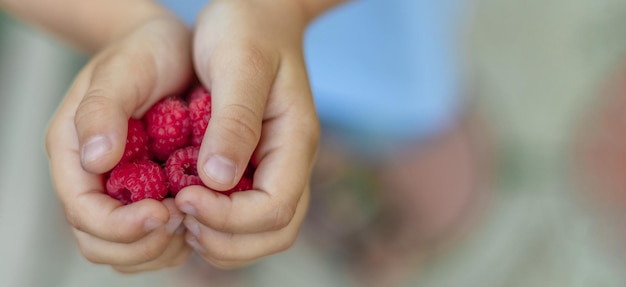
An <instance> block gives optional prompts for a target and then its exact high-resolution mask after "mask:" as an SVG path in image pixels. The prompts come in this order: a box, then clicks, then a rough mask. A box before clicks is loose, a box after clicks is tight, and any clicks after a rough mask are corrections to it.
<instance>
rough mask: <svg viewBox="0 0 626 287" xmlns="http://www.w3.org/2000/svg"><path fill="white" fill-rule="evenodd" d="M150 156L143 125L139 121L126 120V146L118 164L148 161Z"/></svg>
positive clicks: (146, 134)
mask: <svg viewBox="0 0 626 287" xmlns="http://www.w3.org/2000/svg"><path fill="white" fill-rule="evenodd" d="M150 158H152V154H151V153H150V149H148V133H147V132H146V129H145V127H144V123H143V122H142V121H140V120H137V119H133V118H130V119H129V120H128V133H127V135H126V146H125V147H124V154H123V155H122V159H120V163H125V162H131V161H135V160H142V159H150Z"/></svg>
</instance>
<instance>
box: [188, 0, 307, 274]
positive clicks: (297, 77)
mask: <svg viewBox="0 0 626 287" xmlns="http://www.w3.org/2000/svg"><path fill="white" fill-rule="evenodd" d="M294 3H295V2H294V1H276V0H254V1H253V0H248V1H235V0H224V1H222V0H217V1H213V2H212V3H211V4H210V5H209V6H208V7H207V8H206V9H205V11H203V14H202V15H201V17H200V19H199V21H198V26H197V30H196V32H195V39H194V63H195V67H196V73H197V74H198V77H199V78H200V79H201V81H202V83H203V84H204V85H205V86H207V88H209V89H210V90H211V92H212V96H213V99H212V101H213V102H212V117H211V121H210V124H209V127H208V129H207V131H206V134H205V137H204V141H203V143H202V146H201V151H200V156H199V161H198V170H199V174H200V176H201V178H202V180H203V181H204V183H205V184H206V185H207V186H209V187H210V188H212V189H215V190H227V189H229V188H231V187H233V186H234V185H235V183H236V182H237V181H238V180H239V178H241V176H242V173H243V171H244V169H245V168H246V165H247V163H248V160H249V159H252V162H253V163H254V164H255V166H256V168H257V169H256V173H255V175H254V188H253V189H254V190H252V191H244V192H236V193H233V194H231V195H230V197H228V196H225V195H221V194H219V193H216V192H208V191H207V190H206V189H205V188H201V187H198V186H192V187H187V188H186V189H183V190H182V191H181V192H180V193H179V194H178V195H177V197H176V205H177V206H178V207H179V208H180V210H182V211H183V212H185V213H186V214H188V215H189V216H187V217H186V218H185V221H184V224H185V226H186V227H187V230H188V233H187V235H186V236H187V242H188V243H189V244H190V245H191V246H193V247H194V248H195V249H196V251H198V252H199V253H200V254H201V255H202V256H203V257H204V258H205V259H206V260H207V261H209V262H211V263H212V264H213V265H215V266H218V267H221V268H234V267H239V266H243V265H246V264H247V263H250V262H252V261H254V260H256V259H258V258H260V257H263V256H266V255H269V254H272V253H276V252H279V251H282V250H285V249H287V248H288V247H290V246H291V245H292V244H293V242H294V241H295V238H296V236H297V234H298V230H299V228H300V225H301V223H302V221H303V218H304V215H305V213H306V209H307V205H308V201H309V177H310V173H311V169H312V165H313V163H314V158H315V154H316V151H317V144H318V138H319V123H318V120H317V115H316V113H315V109H314V105H313V101H312V96H311V91H310V87H309V83H308V79H307V73H306V69H305V63H304V57H303V51H302V37H303V32H304V28H305V25H306V19H305V18H306V17H304V13H302V12H303V11H301V10H300V8H299V7H298V6H296V4H294Z"/></svg>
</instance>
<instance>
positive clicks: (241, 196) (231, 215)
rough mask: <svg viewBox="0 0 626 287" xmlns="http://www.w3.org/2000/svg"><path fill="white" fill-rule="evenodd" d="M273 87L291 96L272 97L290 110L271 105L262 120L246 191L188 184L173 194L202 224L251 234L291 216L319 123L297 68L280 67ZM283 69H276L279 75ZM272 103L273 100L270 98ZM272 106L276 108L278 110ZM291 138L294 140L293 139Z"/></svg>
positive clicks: (307, 172)
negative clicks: (254, 166)
mask: <svg viewBox="0 0 626 287" xmlns="http://www.w3.org/2000/svg"><path fill="white" fill-rule="evenodd" d="M284 72H285V75H287V74H288V75H292V76H293V75H296V76H295V77H285V78H284V80H283V79H281V78H280V77H279V81H277V83H276V85H277V89H281V91H283V92H284V93H287V94H290V95H295V97H294V98H295V99H294V100H290V101H292V102H289V101H287V100H285V101H278V102H280V103H279V104H276V105H282V104H286V105H288V106H289V107H291V109H287V108H282V107H272V109H271V111H270V112H271V113H272V117H271V118H269V119H268V120H267V121H266V122H265V123H264V125H263V135H262V138H261V140H260V144H259V147H258V149H257V151H256V153H255V159H254V161H255V162H258V166H257V169H256V171H255V174H254V179H253V184H254V186H253V189H254V190H252V191H245V192H236V193H233V194H231V195H230V197H228V196H224V195H221V194H219V193H215V192H207V191H206V189H203V188H200V187H189V188H187V189H184V190H182V191H181V192H180V193H179V194H178V195H177V197H176V204H177V206H178V207H179V208H180V209H181V210H182V211H183V212H185V213H187V214H191V215H193V216H194V217H196V218H197V219H198V221H200V222H201V223H202V224H203V225H206V226H208V227H210V228H213V229H215V230H218V231H222V232H231V233H256V232H262V231H268V230H278V229H282V228H284V227H285V226H286V225H287V224H288V223H289V222H290V220H291V218H292V217H293V214H294V212H295V207H296V204H297V202H298V200H299V199H300V197H301V194H302V192H303V191H304V189H305V188H306V187H307V185H308V181H309V176H310V173H311V170H312V166H313V162H314V159H315V154H316V151H317V144H318V139H319V125H318V123H317V122H316V116H315V114H314V111H306V110H302V109H300V108H298V107H307V106H308V107H312V106H313V105H312V103H311V102H309V103H294V102H293V101H312V99H311V95H310V92H309V91H308V90H307V89H302V86H303V85H304V86H305V87H306V86H308V85H307V83H306V77H305V72H304V71H302V70H296V71H293V70H290V69H285V70H284ZM282 74H283V72H282V71H281V75H282ZM274 102H276V101H274ZM274 111H280V112H281V113H282V114H279V113H278V112H276V114H274ZM303 115H305V116H303ZM294 138H297V139H298V140H293V139H294Z"/></svg>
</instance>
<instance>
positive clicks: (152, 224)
mask: <svg viewBox="0 0 626 287" xmlns="http://www.w3.org/2000/svg"><path fill="white" fill-rule="evenodd" d="M161 226H163V222H161V221H158V220H156V219H154V218H148V219H146V221H145V222H144V223H143V228H144V230H145V231H152V230H155V229H157V228H159V227H161Z"/></svg>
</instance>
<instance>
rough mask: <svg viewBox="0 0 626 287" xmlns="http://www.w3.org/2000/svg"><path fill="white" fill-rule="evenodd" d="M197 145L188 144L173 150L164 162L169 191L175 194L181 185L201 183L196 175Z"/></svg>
mask: <svg viewBox="0 0 626 287" xmlns="http://www.w3.org/2000/svg"><path fill="white" fill-rule="evenodd" d="M199 150H200V148H199V147H195V146H189V147H185V148H181V149H179V150H176V151H175V152H173V153H172V154H171V155H170V157H169V158H168V159H167V162H165V174H166V176H167V179H168V180H169V183H170V192H171V193H172V196H176V194H178V192H179V191H180V190H181V189H183V187H186V186H190V185H203V184H202V180H201V179H200V177H199V176H198V168H197V166H196V163H197V162H198V151H199Z"/></svg>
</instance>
